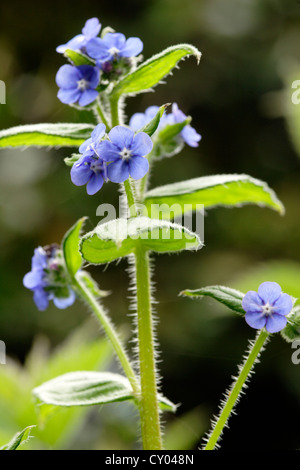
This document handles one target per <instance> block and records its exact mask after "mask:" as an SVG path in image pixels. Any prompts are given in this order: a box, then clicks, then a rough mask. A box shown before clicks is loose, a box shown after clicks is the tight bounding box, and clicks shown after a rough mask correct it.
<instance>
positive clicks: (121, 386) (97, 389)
mask: <svg viewBox="0 0 300 470" xmlns="http://www.w3.org/2000/svg"><path fill="white" fill-rule="evenodd" d="M33 395H34V396H35V397H36V398H37V399H38V400H39V401H40V402H42V403H46V404H48V405H55V406H66V407H69V406H90V405H104V404H106V403H112V402H117V401H124V400H129V399H132V398H133V394H132V389H131V386H130V384H129V381H128V380H127V379H126V378H125V377H123V376H122V375H119V374H112V373H110V372H94V371H78V372H69V373H68V374H64V375H61V376H59V377H56V378H55V379H52V380H49V382H45V383H44V384H42V385H40V386H39V387H37V388H35V389H34V390H33Z"/></svg>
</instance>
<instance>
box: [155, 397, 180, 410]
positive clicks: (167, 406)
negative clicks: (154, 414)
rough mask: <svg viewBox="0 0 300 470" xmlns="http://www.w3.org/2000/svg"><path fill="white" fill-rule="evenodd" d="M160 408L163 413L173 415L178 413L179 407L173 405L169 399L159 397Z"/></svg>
mask: <svg viewBox="0 0 300 470" xmlns="http://www.w3.org/2000/svg"><path fill="white" fill-rule="evenodd" d="M158 402H159V407H160V409H161V410H162V411H171V413H176V410H177V408H178V405H175V403H172V402H171V401H170V400H169V399H168V398H166V397H164V396H162V395H158Z"/></svg>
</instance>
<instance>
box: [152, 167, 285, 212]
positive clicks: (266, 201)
mask: <svg viewBox="0 0 300 470" xmlns="http://www.w3.org/2000/svg"><path fill="white" fill-rule="evenodd" d="M162 204H165V207H159V206H160V205H162ZM197 204H198V205H199V204H203V205H204V208H205V209H211V208H214V207H218V206H223V207H241V206H243V205H245V204H256V205H258V206H261V207H269V208H271V209H274V210H277V211H278V212H279V213H281V214H283V213H284V207H283V205H282V203H281V202H280V201H279V199H278V198H277V196H276V194H275V193H274V191H273V190H272V189H270V188H269V187H268V186H267V184H266V183H264V182H263V181H260V180H257V179H255V178H252V177H251V176H248V175H244V174H241V175H235V174H234V175H213V176H204V177H200V178H194V179H191V180H187V181H180V182H178V183H173V184H168V185H166V186H160V187H157V188H155V189H152V190H151V191H148V192H147V193H146V195H145V205H146V207H147V209H148V214H149V211H151V217H154V218H155V217H160V218H166V219H168V218H169V217H170V208H172V212H173V214H174V215H173V216H174V217H177V216H178V215H181V214H182V213H186V212H191V211H192V210H195V209H197Z"/></svg>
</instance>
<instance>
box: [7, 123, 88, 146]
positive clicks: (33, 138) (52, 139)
mask: <svg viewBox="0 0 300 470" xmlns="http://www.w3.org/2000/svg"><path fill="white" fill-rule="evenodd" d="M93 129H94V126H92V125H90V124H72V123H70V124H69V123H58V124H28V125H25V126H17V127H11V128H10V129H4V130H2V131H0V148H1V147H29V146H31V147H79V146H80V145H81V144H82V143H83V142H84V141H85V140H86V139H88V138H89V137H90V136H91V133H92V131H93Z"/></svg>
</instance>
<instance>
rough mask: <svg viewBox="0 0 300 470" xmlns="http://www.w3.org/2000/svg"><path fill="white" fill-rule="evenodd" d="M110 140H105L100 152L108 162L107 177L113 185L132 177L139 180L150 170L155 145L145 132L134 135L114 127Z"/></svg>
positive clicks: (125, 128)
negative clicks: (151, 154) (151, 153)
mask: <svg viewBox="0 0 300 470" xmlns="http://www.w3.org/2000/svg"><path fill="white" fill-rule="evenodd" d="M108 137H109V139H110V140H103V141H102V142H101V143H100V144H99V147H98V151H99V153H100V155H101V157H102V158H103V160H105V161H106V162H111V163H109V165H108V166H107V176H108V179H109V180H110V181H112V182H113V183H123V182H124V181H125V180H127V179H128V178H129V176H131V177H132V178H133V179H135V180H138V179H140V178H143V176H145V174H146V173H147V171H148V170H149V162H148V160H147V158H145V156H146V155H148V154H149V153H150V152H151V150H152V148H153V143H152V140H151V138H150V137H149V136H148V134H146V133H145V132H139V133H137V134H134V132H133V131H132V130H131V129H128V128H127V127H123V126H116V127H114V128H113V129H112V130H111V131H110V132H109V134H108Z"/></svg>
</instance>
